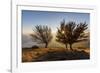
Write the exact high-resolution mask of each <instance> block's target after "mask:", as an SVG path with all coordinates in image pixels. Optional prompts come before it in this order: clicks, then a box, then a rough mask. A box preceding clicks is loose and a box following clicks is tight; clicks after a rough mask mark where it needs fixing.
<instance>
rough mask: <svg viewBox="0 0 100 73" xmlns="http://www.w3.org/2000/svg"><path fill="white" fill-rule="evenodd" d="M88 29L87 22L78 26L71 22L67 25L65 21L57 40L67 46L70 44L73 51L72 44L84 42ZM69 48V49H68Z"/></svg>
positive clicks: (62, 23) (61, 25)
mask: <svg viewBox="0 0 100 73" xmlns="http://www.w3.org/2000/svg"><path fill="white" fill-rule="evenodd" d="M86 29H87V24H86V22H84V23H79V24H76V23H75V22H73V21H70V22H68V23H66V24H65V21H63V22H61V24H60V28H58V31H57V35H56V40H57V41H58V42H61V43H63V44H65V45H67V44H69V46H70V49H71V50H73V49H72V44H74V43H75V42H79V41H82V40H83V39H82V37H84V34H83V33H84V31H85V30H86ZM66 48H67V47H66Z"/></svg>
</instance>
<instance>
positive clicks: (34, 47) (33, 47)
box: [31, 45, 39, 49]
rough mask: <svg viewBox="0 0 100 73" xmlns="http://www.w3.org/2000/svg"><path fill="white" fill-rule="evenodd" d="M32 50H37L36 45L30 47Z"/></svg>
mask: <svg viewBox="0 0 100 73" xmlns="http://www.w3.org/2000/svg"><path fill="white" fill-rule="evenodd" d="M31 48H32V49H37V48H39V47H38V46H37V45H34V46H32V47H31Z"/></svg>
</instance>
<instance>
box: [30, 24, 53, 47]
mask: <svg viewBox="0 0 100 73" xmlns="http://www.w3.org/2000/svg"><path fill="white" fill-rule="evenodd" d="M31 36H32V38H33V41H36V42H37V43H39V44H45V48H47V47H48V44H49V43H50V42H51V40H52V33H51V28H49V27H48V26H45V25H43V26H42V25H37V26H35V28H34V29H33V34H31Z"/></svg>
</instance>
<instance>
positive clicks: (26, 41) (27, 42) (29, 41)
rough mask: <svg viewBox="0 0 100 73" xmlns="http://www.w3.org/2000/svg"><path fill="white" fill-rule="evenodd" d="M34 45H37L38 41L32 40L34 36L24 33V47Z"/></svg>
mask: <svg viewBox="0 0 100 73" xmlns="http://www.w3.org/2000/svg"><path fill="white" fill-rule="evenodd" d="M33 45H36V43H35V42H33V41H32V37H31V36H30V35H26V34H22V48H24V47H32V46H33Z"/></svg>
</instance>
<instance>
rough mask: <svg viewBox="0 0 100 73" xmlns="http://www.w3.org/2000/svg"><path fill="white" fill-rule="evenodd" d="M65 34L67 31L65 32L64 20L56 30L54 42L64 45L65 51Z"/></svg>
mask: <svg viewBox="0 0 100 73" xmlns="http://www.w3.org/2000/svg"><path fill="white" fill-rule="evenodd" d="M65 33H67V31H66V30H65V20H63V21H62V22H61V24H60V28H58V31H57V35H56V41H57V42H60V43H62V44H64V45H65V47H66V49H67V45H68V40H67V34H65Z"/></svg>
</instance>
